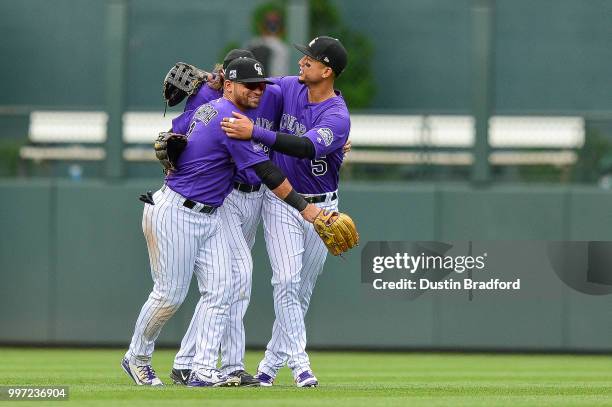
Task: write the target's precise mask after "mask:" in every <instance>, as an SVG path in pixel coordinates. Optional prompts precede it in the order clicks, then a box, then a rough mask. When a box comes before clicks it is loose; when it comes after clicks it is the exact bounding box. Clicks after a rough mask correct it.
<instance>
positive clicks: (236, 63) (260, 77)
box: [225, 57, 273, 84]
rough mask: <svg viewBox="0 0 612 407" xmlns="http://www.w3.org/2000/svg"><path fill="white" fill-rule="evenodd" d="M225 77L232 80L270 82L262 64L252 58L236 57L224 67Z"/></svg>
mask: <svg viewBox="0 0 612 407" xmlns="http://www.w3.org/2000/svg"><path fill="white" fill-rule="evenodd" d="M225 79H226V80H229V81H232V82H243V83H250V82H265V83H270V84H272V83H273V82H270V81H269V80H268V79H267V78H266V73H265V71H264V69H263V65H262V64H261V63H260V62H259V61H257V60H256V59H254V58H245V57H242V58H236V59H234V60H233V61H232V62H230V63H229V65H228V66H227V68H226V69H225Z"/></svg>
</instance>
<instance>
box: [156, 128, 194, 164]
mask: <svg viewBox="0 0 612 407" xmlns="http://www.w3.org/2000/svg"><path fill="white" fill-rule="evenodd" d="M186 145H187V137H186V136H183V135H182V134H176V133H170V132H163V133H159V136H158V137H157V139H156V140H155V144H154V145H153V147H154V148H155V157H157V159H158V160H159V162H160V163H161V165H162V167H164V173H166V174H168V172H170V171H176V169H177V166H176V164H177V162H178V159H179V157H180V155H181V153H182V152H183V150H184V149H185V146H186Z"/></svg>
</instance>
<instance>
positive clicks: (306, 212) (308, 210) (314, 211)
mask: <svg viewBox="0 0 612 407" xmlns="http://www.w3.org/2000/svg"><path fill="white" fill-rule="evenodd" d="M292 191H293V187H292V186H291V184H290V183H289V181H287V179H285V180H284V181H283V182H282V183H281V184H280V185H279V186H278V187H276V188H275V189H273V190H272V192H273V193H274V195H276V196H277V197H279V198H280V199H282V200H283V201H285V202H286V201H287V199H288V198H289V199H290V198H291V197H290V194H291V192H292ZM302 199H303V198H302ZM287 203H289V202H287ZM292 206H293V205H292ZM320 211H321V210H320V209H319V208H317V207H316V206H315V205H313V204H307V205H306V207H305V208H304V209H303V210H302V211H300V214H301V215H302V217H303V218H304V219H305V220H306V221H307V222H310V223H312V222H314V220H315V218H316V217H317V215H318V214H319V212H320Z"/></svg>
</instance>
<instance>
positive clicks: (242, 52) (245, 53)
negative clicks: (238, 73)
mask: <svg viewBox="0 0 612 407" xmlns="http://www.w3.org/2000/svg"><path fill="white" fill-rule="evenodd" d="M236 58H253V59H255V55H253V53H252V52H251V51H249V50H247V49H238V48H234V49H233V50H231V51H230V52H228V53H227V55H225V58H223V69H227V66H228V65H229V64H230V62H232V61H233V60H234V59H236Z"/></svg>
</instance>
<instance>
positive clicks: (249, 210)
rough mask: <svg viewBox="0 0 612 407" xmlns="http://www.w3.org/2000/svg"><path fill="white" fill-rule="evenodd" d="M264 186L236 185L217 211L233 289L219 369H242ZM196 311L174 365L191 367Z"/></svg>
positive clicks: (231, 370)
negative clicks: (249, 189)
mask: <svg viewBox="0 0 612 407" xmlns="http://www.w3.org/2000/svg"><path fill="white" fill-rule="evenodd" d="M264 189H265V188H264V187H263V186H262V189H260V190H259V191H256V192H250V193H247V192H240V191H238V190H236V189H234V190H232V192H231V193H230V194H229V195H228V196H227V198H225V201H224V202H223V205H222V206H221V207H220V208H219V210H218V212H219V215H220V216H221V220H222V225H223V228H224V229H225V231H226V236H227V238H228V242H229V247H230V250H231V257H232V284H231V287H230V288H229V289H230V290H231V292H232V297H231V305H230V310H229V320H228V325H227V330H226V332H225V335H224V336H223V339H222V340H221V373H223V374H229V373H231V372H233V371H236V370H243V369H244V368H245V367H244V348H245V332H244V324H243V317H244V314H245V313H246V310H247V308H248V306H249V301H250V298H251V283H252V272H253V258H252V256H251V249H252V248H253V245H254V244H255V235H256V234H257V226H258V225H259V220H260V218H261V207H262V202H263V194H264ZM197 311H198V310H196V312H195V313H194V316H193V318H192V320H191V323H190V324H189V327H188V328H187V332H186V333H185V336H184V337H183V340H182V341H181V349H180V350H179V351H178V353H177V354H176V357H175V358H174V368H175V369H191V368H192V359H193V356H194V354H195V327H194V324H195V323H196V321H197V320H198V319H199V317H198V315H197Z"/></svg>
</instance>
